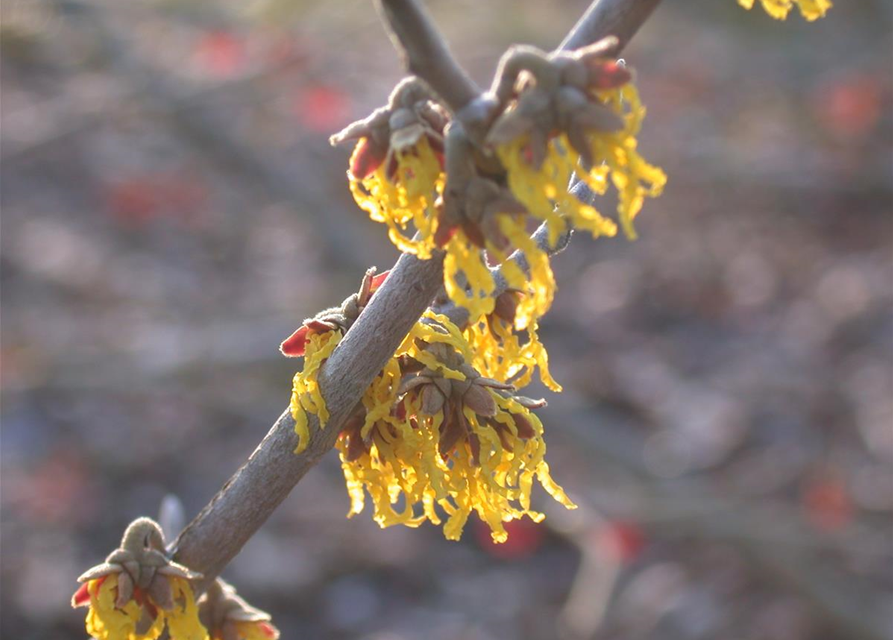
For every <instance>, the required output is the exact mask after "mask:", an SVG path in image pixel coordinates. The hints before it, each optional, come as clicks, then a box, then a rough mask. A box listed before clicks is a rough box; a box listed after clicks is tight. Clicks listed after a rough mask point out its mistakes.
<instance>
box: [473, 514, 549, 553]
mask: <svg viewBox="0 0 893 640" xmlns="http://www.w3.org/2000/svg"><path fill="white" fill-rule="evenodd" d="M505 530H506V532H507V533H508V535H509V537H508V540H506V541H505V542H503V543H496V542H493V538H492V537H491V536H490V527H489V526H487V524H486V523H484V522H481V521H480V520H475V521H474V537H475V540H477V543H478V545H479V546H480V547H481V548H482V549H483V550H484V551H486V552H487V553H489V554H490V555H491V556H494V557H496V558H501V559H503V560H518V559H520V558H527V557H529V556H531V555H533V554H534V553H535V552H536V550H537V549H539V548H540V547H541V546H542V544H543V536H544V535H545V534H544V532H543V527H542V525H538V524H537V523H535V522H534V521H533V520H529V519H527V518H524V519H522V520H512V521H511V522H506V523H505Z"/></svg>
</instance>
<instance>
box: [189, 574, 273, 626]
mask: <svg viewBox="0 0 893 640" xmlns="http://www.w3.org/2000/svg"><path fill="white" fill-rule="evenodd" d="M198 608H199V617H200V618H201V620H202V623H203V624H204V625H205V626H206V627H207V629H208V632H209V633H210V635H211V640H278V638H279V629H277V628H276V627H275V626H273V623H272V622H270V614H269V613H267V612H266V611H261V610H260V609H258V608H256V607H252V606H251V605H250V604H248V603H247V602H245V600H244V599H242V598H241V597H240V596H239V594H237V593H236V590H235V589H234V588H233V586H232V585H230V584H228V583H227V582H224V581H223V580H221V579H220V578H217V580H215V581H214V582H213V583H212V584H211V586H209V587H208V590H207V591H206V592H205V593H204V594H202V597H201V598H199V600H198Z"/></svg>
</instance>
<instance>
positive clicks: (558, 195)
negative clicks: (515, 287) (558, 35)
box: [496, 83, 666, 244]
mask: <svg viewBox="0 0 893 640" xmlns="http://www.w3.org/2000/svg"><path fill="white" fill-rule="evenodd" d="M596 95H597V96H598V98H599V100H601V101H602V102H603V103H604V105H605V106H607V107H608V108H610V109H611V111H613V112H614V113H616V114H617V115H619V116H621V117H622V119H623V127H622V128H621V129H620V130H618V131H607V130H593V131H592V132H591V133H590V135H589V143H590V145H591V152H592V158H593V160H594V162H593V163H592V168H591V169H589V170H588V171H587V170H585V169H584V168H583V167H582V166H580V165H579V161H580V155H579V154H578V153H577V152H576V151H575V150H574V147H573V145H572V144H571V142H570V140H569V139H568V138H567V136H566V134H564V133H562V134H561V135H559V136H557V137H556V138H553V139H552V140H551V141H550V143H549V145H548V150H547V154H546V157H545V160H544V161H543V163H542V166H541V167H540V168H539V169H537V168H536V167H535V165H534V163H533V162H532V160H531V158H530V152H529V149H528V145H529V144H530V139H529V135H524V136H520V137H518V138H516V139H514V140H512V141H511V142H508V143H505V144H502V145H499V146H497V148H496V152H497V154H498V155H499V158H500V160H501V161H502V163H503V164H504V165H505V167H506V169H508V172H509V176H508V180H509V187H510V188H511V189H512V193H513V194H514V195H515V197H516V198H517V199H518V200H520V201H521V202H522V203H523V204H524V205H525V206H526V207H527V209H528V210H529V211H530V213H531V214H532V215H534V216H535V217H537V218H539V219H541V220H544V221H545V222H546V223H547V225H548V228H549V240H550V243H552V244H554V243H555V241H556V240H557V239H558V237H559V236H560V234H561V233H562V232H563V231H565V229H566V228H567V226H568V225H569V224H570V225H571V226H573V227H575V228H577V229H584V230H587V231H589V232H590V233H592V235H593V237H598V236H600V235H606V236H613V235H615V234H616V232H617V229H616V226H615V225H614V223H613V222H612V221H610V220H608V219H606V218H604V217H603V216H602V215H601V214H600V213H599V212H598V211H597V210H596V209H595V208H594V207H592V206H590V205H587V204H584V203H582V202H580V201H579V200H578V199H577V198H576V197H574V196H573V195H571V194H570V193H568V190H567V187H568V184H569V181H570V178H571V175H572V174H573V173H574V172H575V171H576V172H577V175H578V176H579V177H580V178H581V179H582V180H583V181H584V182H585V183H586V184H587V186H589V188H590V189H592V190H593V191H594V192H595V193H596V194H604V193H605V192H606V191H607V188H608V180H609V179H610V181H611V183H612V184H613V185H614V188H615V189H616V190H617V195H618V206H617V212H618V216H619V219H620V223H621V225H622V226H623V229H624V232H625V233H626V235H627V236H628V237H629V238H630V239H634V238H635V237H636V232H635V229H634V228H633V224H632V223H633V219H634V218H635V217H636V215H637V214H638V213H639V211H640V210H641V209H642V205H643V203H644V199H645V197H657V196H659V195H660V194H661V191H662V190H663V187H664V184H666V175H665V174H664V172H663V171H661V170H660V169H659V168H658V167H655V166H653V165H650V164H648V163H647V162H646V161H645V160H644V159H643V158H642V156H641V155H640V154H639V152H638V150H637V145H638V142H637V140H636V136H637V135H638V133H639V129H640V128H641V124H642V120H643V118H644V117H645V108H644V107H643V106H642V103H641V101H640V100H639V95H638V92H637V91H636V88H635V86H634V85H633V84H632V83H627V84H624V85H623V86H621V87H618V88H614V89H606V90H602V91H597V92H596Z"/></svg>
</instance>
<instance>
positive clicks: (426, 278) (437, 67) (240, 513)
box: [173, 0, 659, 591]
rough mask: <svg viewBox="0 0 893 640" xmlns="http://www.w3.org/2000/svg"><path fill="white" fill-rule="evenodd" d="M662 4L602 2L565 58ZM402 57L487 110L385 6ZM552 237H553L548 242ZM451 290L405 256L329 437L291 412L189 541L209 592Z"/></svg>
mask: <svg viewBox="0 0 893 640" xmlns="http://www.w3.org/2000/svg"><path fill="white" fill-rule="evenodd" d="M658 2H659V0H596V1H595V2H594V3H593V5H592V7H591V8H590V9H589V10H588V11H587V13H586V14H585V15H584V16H583V18H581V20H580V21H579V22H578V23H577V25H576V26H575V27H574V29H573V30H572V31H571V33H570V34H569V35H568V37H567V38H566V39H565V41H564V44H563V45H562V47H563V48H576V47H580V46H584V45H586V44H590V43H592V42H594V41H595V40H597V39H599V38H601V37H603V36H606V35H610V34H616V35H617V36H618V38H620V46H621V47H622V46H623V45H625V44H626V42H627V41H628V39H629V38H630V37H631V36H632V35H633V34H634V33H635V32H636V30H637V29H638V28H639V26H640V25H641V24H642V23H643V22H644V21H645V20H646V19H647V17H648V16H649V15H650V13H651V11H652V10H653V9H654V7H655V6H656V5H657V3H658ZM380 7H381V11H382V14H383V16H384V18H385V20H386V21H387V24H388V26H389V27H390V31H391V34H392V38H393V39H394V41H395V45H397V46H398V50H399V51H400V52H401V54H402V55H403V56H404V59H405V61H406V65H407V67H408V68H409V70H411V71H413V72H415V73H416V74H417V75H418V76H419V77H421V78H422V79H423V80H425V81H426V82H427V83H428V84H429V85H430V86H431V87H432V88H433V89H434V90H435V91H436V92H437V93H438V94H439V95H440V96H441V98H442V99H443V101H444V102H445V103H446V104H447V105H448V106H450V108H451V109H453V111H454V112H459V111H461V110H462V109H463V108H465V107H467V106H468V105H469V104H475V103H480V102H481V101H480V100H479V98H480V92H479V90H478V88H477V87H476V86H475V85H474V83H473V82H472V81H471V80H470V79H469V78H468V76H467V75H466V74H465V72H464V71H463V70H462V69H461V67H460V66H459V65H458V63H457V62H456V61H455V59H454V58H453V57H452V55H451V53H450V51H449V49H448V47H447V46H446V44H445V43H444V41H443V38H442V37H441V36H440V35H439V34H438V33H437V31H436V29H435V27H434V26H433V24H432V22H431V20H430V18H429V17H428V15H427V14H426V13H425V11H424V10H423V9H422V8H421V7H420V6H419V5H418V3H417V2H415V0H381V3H380ZM540 235H544V234H540ZM442 282H443V256H442V254H437V255H435V256H433V257H432V258H431V259H429V260H419V259H417V258H416V257H414V256H412V255H409V254H404V255H403V256H401V257H400V259H399V260H398V261H397V263H396V265H395V266H394V268H393V269H392V270H391V273H390V275H389V277H388V278H387V280H385V282H384V284H383V286H382V288H381V289H379V290H378V291H377V292H376V294H375V296H373V298H372V300H371V302H370V303H369V305H368V306H367V307H366V308H365V309H364V311H363V312H362V314H361V315H360V316H359V318H358V320H357V321H356V323H355V324H354V325H353V326H352V327H351V329H350V330H349V331H348V332H347V334H346V335H345V336H344V338H343V339H342V340H341V342H340V343H339V345H338V347H337V348H336V349H335V351H334V352H333V354H332V356H331V357H330V358H329V359H328V361H327V362H326V363H325V365H324V366H323V367H322V370H321V372H320V375H319V386H320V390H321V392H322V395H323V397H324V398H325V401H326V405H327V406H328V407H329V411H330V418H329V421H328V423H327V426H326V428H325V429H323V430H321V429H319V428H318V426H319V425H318V422H317V420H316V417H315V416H310V432H311V437H310V441H309V444H308V446H307V448H306V449H305V450H304V451H303V452H302V453H301V454H298V455H296V454H295V453H294V449H295V446H296V444H297V437H296V435H295V432H294V421H293V420H292V418H291V415H290V412H289V411H288V410H286V411H285V412H284V413H283V414H282V415H281V416H280V417H279V419H278V420H277V421H276V423H275V424H274V425H273V427H272V428H271V429H270V431H269V433H268V434H267V435H266V437H265V438H264V439H263V440H262V441H261V443H260V444H259V445H258V447H257V448H256V449H255V450H254V452H253V453H252V454H251V456H250V457H249V459H248V461H247V462H246V463H245V464H244V465H243V466H242V467H241V468H240V469H239V470H238V471H236V473H235V474H234V475H233V476H232V478H230V479H229V480H228V481H227V482H226V484H224V486H223V487H222V488H221V490H220V491H219V492H218V493H217V495H215V496H214V498H213V499H212V500H211V502H210V503H208V505H206V506H205V507H204V508H203V509H202V510H201V512H200V513H199V514H198V515H197V516H196V517H195V519H194V520H193V521H192V522H190V523H189V524H188V525H187V526H186V528H185V529H184V530H183V531H182V532H181V533H180V535H179V536H178V538H177V540H176V541H175V543H174V545H173V551H174V558H175V559H176V560H177V561H178V562H180V563H182V564H184V565H186V566H188V567H190V568H192V569H193V570H195V571H198V572H201V573H202V574H203V575H204V581H203V582H200V583H198V584H197V585H196V586H197V589H198V590H199V591H201V590H203V589H204V588H206V587H207V585H208V583H209V582H210V581H212V580H213V579H214V578H215V577H216V576H218V575H219V574H220V572H221V571H222V570H223V569H224V567H226V565H227V564H228V563H229V562H230V561H231V560H232V559H233V558H234V557H235V556H236V554H237V553H238V552H239V551H240V550H241V548H242V546H243V545H244V544H245V543H246V542H247V541H248V540H249V539H250V538H251V537H252V536H253V535H254V533H255V532H256V531H257V530H258V529H259V528H260V527H261V526H262V525H263V524H264V522H266V520H267V518H269V516H270V515H271V514H272V513H273V511H274V510H275V509H276V508H277V507H278V506H279V504H281V503H282V501H283V500H285V498H286V497H287V496H288V494H289V493H290V492H291V490H292V489H293V488H294V486H295V485H296V484H297V483H298V482H299V481H300V480H301V478H303V477H304V475H305V474H306V473H307V472H308V471H309V470H310V469H311V468H312V467H313V466H314V465H316V463H317V462H318V461H319V460H320V458H322V456H323V455H325V454H326V453H327V452H328V451H329V450H330V449H332V448H333V446H334V445H335V442H336V440H337V438H338V433H339V430H340V428H341V426H342V424H343V423H344V422H345V420H346V419H347V418H348V417H349V415H350V414H351V413H352V411H353V409H354V407H355V406H356V404H357V403H358V402H359V400H360V398H361V396H362V394H363V392H364V390H365V389H366V388H367V387H368V386H369V384H370V383H371V382H372V380H373V379H374V378H375V376H376V375H377V374H378V373H379V371H381V368H382V367H383V366H384V364H385V363H386V362H387V360H388V359H389V358H390V357H391V356H392V355H393V353H394V351H395V350H396V349H397V347H398V346H399V344H400V342H401V341H402V340H403V338H404V336H405V335H406V334H407V333H408V332H409V330H410V329H411V328H412V326H413V325H414V324H415V323H416V322H417V321H418V319H419V317H420V316H421V315H422V313H424V311H425V309H426V308H427V307H428V306H429V304H430V303H431V301H432V299H433V298H434V297H435V295H436V294H437V293H438V291H439V290H440V288H441V286H442Z"/></svg>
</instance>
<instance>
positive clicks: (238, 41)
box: [194, 30, 246, 77]
mask: <svg viewBox="0 0 893 640" xmlns="http://www.w3.org/2000/svg"><path fill="white" fill-rule="evenodd" d="M194 56H195V60H196V62H197V63H198V64H199V66H200V67H201V68H202V69H203V70H204V71H206V72H208V73H209V74H211V75H214V76H218V77H227V76H231V75H233V74H235V73H236V72H237V71H239V70H241V69H242V68H243V67H244V65H245V59H246V52H245V41H244V39H243V38H241V37H239V36H236V35H235V34H233V33H232V32H230V31H223V30H218V31H209V32H208V33H206V34H204V35H203V36H201V37H200V38H199V39H198V41H197V42H196V45H195V50H194Z"/></svg>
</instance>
